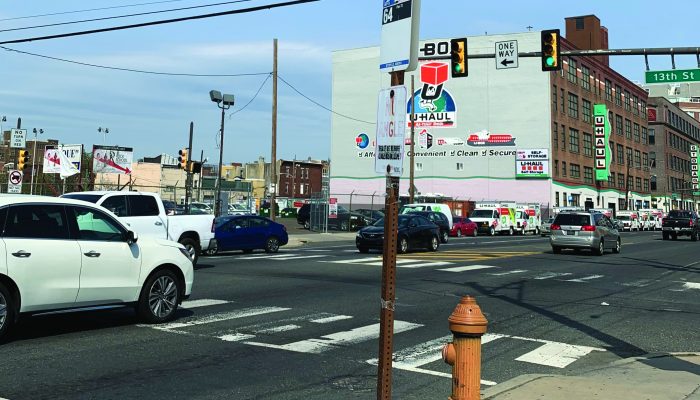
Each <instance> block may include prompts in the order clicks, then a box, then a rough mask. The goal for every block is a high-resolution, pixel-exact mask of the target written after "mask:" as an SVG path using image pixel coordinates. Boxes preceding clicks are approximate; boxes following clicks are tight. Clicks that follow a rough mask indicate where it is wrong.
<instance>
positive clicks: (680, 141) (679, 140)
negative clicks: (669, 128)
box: [666, 132, 692, 153]
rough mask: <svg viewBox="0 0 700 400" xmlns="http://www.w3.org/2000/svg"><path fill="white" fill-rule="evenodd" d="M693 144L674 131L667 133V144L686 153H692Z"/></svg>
mask: <svg viewBox="0 0 700 400" xmlns="http://www.w3.org/2000/svg"><path fill="white" fill-rule="evenodd" d="M691 144H692V143H690V141H688V140H686V139H684V138H683V137H682V136H678V135H676V134H674V133H671V132H668V134H667V135H666V145H667V146H670V147H672V148H674V149H676V150H680V151H682V152H684V153H690V146H691Z"/></svg>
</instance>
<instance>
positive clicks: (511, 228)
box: [508, 226, 515, 236]
mask: <svg viewBox="0 0 700 400" xmlns="http://www.w3.org/2000/svg"><path fill="white" fill-rule="evenodd" d="M514 234H515V229H513V227H512V226H511V227H510V229H509V230H508V235H510V236H513V235H514Z"/></svg>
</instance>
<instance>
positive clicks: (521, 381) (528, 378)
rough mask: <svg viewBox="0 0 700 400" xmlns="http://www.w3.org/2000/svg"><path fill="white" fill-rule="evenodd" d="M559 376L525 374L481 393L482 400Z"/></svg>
mask: <svg viewBox="0 0 700 400" xmlns="http://www.w3.org/2000/svg"><path fill="white" fill-rule="evenodd" d="M555 376H559V375H547V374H525V375H520V376H516V377H515V378H513V379H509V380H507V381H505V382H503V383H499V384H497V385H496V386H492V387H490V388H488V389H485V390H483V391H482V392H481V398H482V400H487V399H490V398H493V397H496V396H500V395H502V394H503V393H506V392H510V391H511V390H515V389H517V388H519V387H521V386H524V385H526V384H528V383H530V382H534V381H536V380H538V379H543V378H552V377H555Z"/></svg>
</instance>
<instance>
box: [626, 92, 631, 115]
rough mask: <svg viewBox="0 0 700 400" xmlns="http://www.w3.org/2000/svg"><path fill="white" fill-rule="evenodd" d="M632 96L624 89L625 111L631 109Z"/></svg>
mask: <svg viewBox="0 0 700 400" xmlns="http://www.w3.org/2000/svg"><path fill="white" fill-rule="evenodd" d="M631 104H632V98H631V97H630V92H628V91H627V90H625V111H632V106H631Z"/></svg>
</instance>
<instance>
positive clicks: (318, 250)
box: [304, 249, 355, 252]
mask: <svg viewBox="0 0 700 400" xmlns="http://www.w3.org/2000/svg"><path fill="white" fill-rule="evenodd" d="M304 251H317V252H326V251H332V250H320V249H309V250H304ZM353 251H355V250H353Z"/></svg>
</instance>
